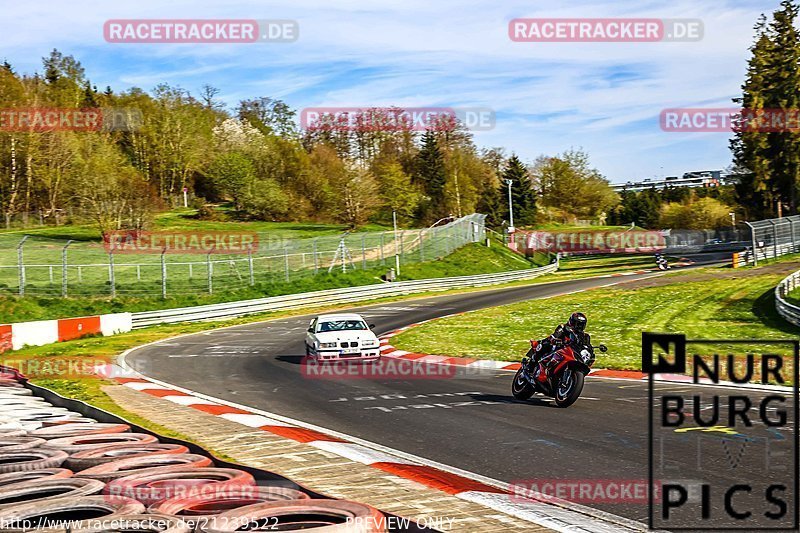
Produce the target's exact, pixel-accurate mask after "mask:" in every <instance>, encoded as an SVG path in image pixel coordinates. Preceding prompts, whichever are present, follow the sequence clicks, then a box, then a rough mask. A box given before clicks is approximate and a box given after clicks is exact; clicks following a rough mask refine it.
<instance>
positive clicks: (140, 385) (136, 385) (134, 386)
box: [125, 381, 175, 391]
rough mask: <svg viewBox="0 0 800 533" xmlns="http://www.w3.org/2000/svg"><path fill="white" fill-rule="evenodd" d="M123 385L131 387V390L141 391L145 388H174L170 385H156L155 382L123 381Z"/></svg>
mask: <svg viewBox="0 0 800 533" xmlns="http://www.w3.org/2000/svg"><path fill="white" fill-rule="evenodd" d="M125 386H126V387H128V388H131V389H133V390H138V391H143V390H145V389H152V390H175V389H173V388H172V387H165V386H163V385H156V384H155V383H141V382H138V381H131V382H130V383H125Z"/></svg>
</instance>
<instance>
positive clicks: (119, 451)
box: [51, 433, 189, 472]
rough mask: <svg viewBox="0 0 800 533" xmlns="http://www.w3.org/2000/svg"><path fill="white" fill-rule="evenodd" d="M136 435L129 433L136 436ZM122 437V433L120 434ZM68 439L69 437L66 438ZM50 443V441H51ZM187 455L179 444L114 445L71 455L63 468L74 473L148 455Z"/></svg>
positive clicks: (185, 448) (186, 451) (186, 449)
mask: <svg viewBox="0 0 800 533" xmlns="http://www.w3.org/2000/svg"><path fill="white" fill-rule="evenodd" d="M136 434H137V433H131V435H136ZM122 435H124V433H122ZM67 438H70V437H67ZM51 442H52V441H51ZM180 453H189V448H187V447H186V446H182V445H180V444H115V445H113V446H105V447H102V448H91V449H88V450H83V451H79V452H76V453H73V454H71V455H70V456H69V459H67V462H66V463H64V466H66V467H67V468H69V469H70V470H72V471H74V472H80V471H81V470H86V469H87V468H92V467H93V466H98V465H101V464H105V463H110V462H112V461H118V460H119V459H128V458H133V457H146V456H148V455H163V454H180Z"/></svg>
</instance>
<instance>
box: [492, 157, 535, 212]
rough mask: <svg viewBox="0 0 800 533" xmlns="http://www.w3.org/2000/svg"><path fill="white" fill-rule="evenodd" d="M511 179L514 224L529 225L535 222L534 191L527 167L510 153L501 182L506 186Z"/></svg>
mask: <svg viewBox="0 0 800 533" xmlns="http://www.w3.org/2000/svg"><path fill="white" fill-rule="evenodd" d="M508 180H511V205H512V208H513V209H514V225H515V226H529V225H531V224H534V223H535V222H536V192H534V190H533V187H532V184H531V180H530V175H529V174H528V169H527V168H525V165H523V164H522V161H520V159H519V158H518V157H517V156H516V155H512V156H511V157H510V158H509V159H508V162H507V163H506V168H505V169H504V170H503V174H502V180H501V181H502V182H503V184H505V185H506V186H508V185H507V184H508Z"/></svg>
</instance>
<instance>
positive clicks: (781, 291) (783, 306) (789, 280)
mask: <svg viewBox="0 0 800 533" xmlns="http://www.w3.org/2000/svg"><path fill="white" fill-rule="evenodd" d="M798 286H800V270H798V271H797V272H795V273H793V274H790V275H788V276H786V277H785V278H783V280H781V282H780V283H778V286H777V287H775V310H776V311H778V314H779V315H781V316H782V317H783V318H784V319H785V320H786V321H787V322H790V323H792V324H794V325H795V326H800V307H798V306H796V305H792V304H790V303H789V302H787V301H786V300H785V298H786V295H787V294H789V293H790V292H792V291H793V290H794V289H796V288H797V287H798Z"/></svg>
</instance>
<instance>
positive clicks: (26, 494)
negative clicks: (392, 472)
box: [0, 372, 386, 533]
mask: <svg viewBox="0 0 800 533" xmlns="http://www.w3.org/2000/svg"><path fill="white" fill-rule="evenodd" d="M285 485H286V483H285V482H284V483H281V482H279V481H272V482H268V483H266V484H265V482H263V481H257V480H256V479H255V478H254V477H253V476H252V475H251V474H249V473H247V472H245V471H243V470H237V469H232V468H218V467H216V466H215V465H214V463H213V461H212V460H211V459H210V458H209V457H206V456H205V455H199V454H194V453H189V450H188V449H187V448H186V447H185V446H182V445H179V444H165V443H161V442H159V440H158V439H157V438H156V437H154V436H153V435H149V434H144V433H135V432H131V428H130V427H129V426H128V425H126V424H109V423H100V422H97V421H96V420H93V419H91V418H87V417H84V416H81V415H80V414H78V413H74V412H72V411H69V410H67V409H63V408H60V407H56V406H53V405H52V404H50V403H48V402H46V401H44V400H43V399H42V398H39V397H37V396H34V395H33V394H32V391H31V390H30V389H28V388H26V387H24V386H23V385H22V384H21V383H20V382H19V380H18V376H15V375H14V374H6V373H2V372H0V532H4V533H7V532H23V531H45V532H48V533H88V532H99V531H107V532H108V531H112V532H126V531H136V532H139V533H141V532H148V531H158V532H170V533H188V532H193V531H195V532H200V533H219V532H228V531H244V530H259V529H261V530H270V529H272V530H276V531H292V530H299V529H313V530H315V531H320V532H359V533H360V532H369V533H372V532H381V531H386V529H385V527H384V526H383V524H384V523H385V522H386V521H385V519H384V516H383V515H382V514H381V513H380V512H379V511H378V510H376V509H374V508H372V507H370V506H367V505H363V504H359V503H355V502H347V501H341V500H328V499H319V498H311V497H310V496H309V495H308V494H307V493H306V492H304V491H302V490H299V488H298V487H297V486H294V485H293V486H292V487H286V486H285Z"/></svg>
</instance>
